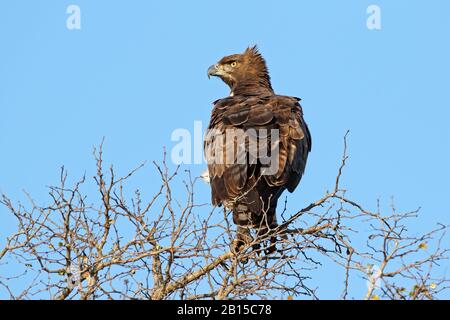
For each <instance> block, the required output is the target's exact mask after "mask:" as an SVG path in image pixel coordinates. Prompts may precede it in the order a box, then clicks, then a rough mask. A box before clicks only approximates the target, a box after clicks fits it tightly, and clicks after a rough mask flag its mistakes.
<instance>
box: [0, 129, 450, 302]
mask: <svg viewBox="0 0 450 320" xmlns="http://www.w3.org/2000/svg"><path fill="white" fill-rule="evenodd" d="M346 138H347V136H346V137H345V139H344V154H343V157H342V160H341V163H340V166H339V169H338V173H337V176H336V178H335V180H334V183H333V188H332V191H331V192H327V193H326V194H325V195H324V196H323V197H322V198H321V199H319V200H317V201H315V202H314V203H311V204H310V205H308V206H306V207H305V208H303V209H301V210H299V211H298V212H295V213H293V214H291V215H290V214H289V212H288V210H287V209H286V208H287V207H286V205H285V210H284V211H283V213H282V214H281V217H282V220H283V221H282V222H281V223H280V225H279V226H278V227H277V228H276V229H273V230H270V231H269V232H268V233H267V234H266V235H263V236H261V237H254V242H253V243H251V244H249V245H248V246H247V247H245V248H243V249H242V250H241V251H239V252H235V251H233V250H230V244H231V243H232V241H233V239H234V238H235V231H234V227H233V225H232V224H230V222H229V220H230V219H229V212H227V211H225V210H223V209H222V208H212V207H210V206H209V205H207V204H197V203H196V201H195V190H196V189H195V187H196V184H197V183H198V178H193V177H192V176H191V174H190V172H189V171H185V172H182V170H181V169H180V168H179V167H178V168H176V169H175V170H170V169H169V167H168V165H167V163H166V161H165V156H164V161H163V162H162V163H161V164H157V163H156V162H154V163H153V165H154V168H155V172H156V173H157V175H158V177H159V179H158V181H160V186H159V190H158V191H157V192H156V193H155V194H154V195H153V196H152V197H150V198H149V197H144V196H142V195H141V193H140V191H139V190H136V191H135V192H134V196H132V197H130V196H127V195H128V193H127V192H126V183H127V181H128V179H129V178H130V177H131V176H133V175H135V174H138V172H139V170H140V169H141V168H142V167H143V165H140V166H138V167H137V168H135V169H134V170H132V171H130V172H129V173H128V174H126V175H125V176H121V177H118V176H116V174H115V171H114V170H113V167H112V166H111V167H110V168H108V169H105V167H104V164H103V151H102V145H101V146H100V148H99V149H98V150H94V157H95V160H96V169H97V172H96V176H95V177H94V180H92V181H93V182H95V186H96V190H97V192H96V194H95V195H94V194H93V195H89V197H88V196H87V195H86V194H85V193H83V190H82V189H83V186H85V185H86V184H88V183H89V181H88V179H86V178H85V177H82V178H81V179H80V180H79V181H77V182H76V183H74V184H73V185H70V186H69V185H68V183H67V172H66V170H65V169H64V168H62V169H61V176H60V182H59V185H58V186H54V187H50V192H49V196H50V204H49V205H48V206H40V205H38V204H37V203H36V202H35V201H34V200H33V198H32V197H31V196H29V195H27V197H28V200H29V203H28V204H27V205H23V204H21V203H18V204H16V203H14V202H13V201H12V200H11V199H10V198H8V197H7V196H6V195H3V196H2V199H1V201H0V202H1V204H3V205H4V206H6V208H7V209H8V210H9V212H10V213H11V214H12V215H14V217H15V219H16V221H17V232H15V233H14V234H13V235H11V236H9V237H8V238H7V239H6V244H5V246H4V248H3V249H1V248H0V270H6V267H8V266H14V270H15V273H13V274H11V272H9V273H8V274H5V273H6V272H1V273H0V295H2V296H4V297H5V296H6V295H7V296H9V297H10V298H11V299H33V298H48V299H240V298H261V299H292V298H296V297H304V298H313V299H316V298H319V297H318V296H317V287H316V286H315V281H314V278H312V277H311V274H312V271H313V270H314V269H317V268H325V264H323V263H324V262H326V261H331V262H332V263H334V264H336V265H338V266H340V267H342V270H343V271H344V272H343V274H345V276H344V278H343V279H342V283H343V286H342V295H341V296H340V297H338V296H337V297H336V298H342V299H348V298H357V299H434V298H437V297H439V294H440V293H442V292H443V291H445V290H447V289H448V288H449V285H448V279H446V278H445V276H439V271H440V269H439V265H440V262H441V261H442V260H444V259H447V253H448V250H449V249H448V248H446V247H444V245H445V244H446V243H445V241H444V239H445V233H446V230H447V228H448V225H442V224H439V225H437V226H436V228H435V229H433V230H431V231H429V232H427V233H424V234H421V235H416V234H413V233H411V232H409V231H408V228H407V226H408V223H409V221H416V219H417V217H418V210H416V211H412V212H398V211H397V210H396V209H395V207H394V206H393V205H392V207H391V211H390V212H388V213H386V212H382V210H381V209H380V206H379V207H378V208H377V209H376V210H375V211H370V210H367V209H365V208H363V206H361V205H360V204H358V202H357V201H354V200H352V199H350V198H348V197H347V196H346V194H347V192H346V189H344V188H343V187H341V177H342V174H343V169H344V167H345V165H346V160H347V139H346ZM153 181H155V180H153ZM174 185H177V186H180V185H182V186H183V187H184V189H185V192H184V198H183V199H180V198H178V197H175V195H174V192H173V188H172V187H173V186H174ZM358 231H359V233H360V234H361V233H363V234H364V236H366V239H367V240H366V242H364V243H361V242H360V241H359V242H358V241H356V240H354V239H355V237H356V235H357V234H358ZM366 234H367V235H366ZM273 236H276V237H277V239H278V242H277V250H276V252H275V253H272V254H265V253H264V248H265V247H267V246H268V245H270V241H269V239H270V238H271V237H273ZM359 237H360V238H361V235H360V236H359ZM360 238H359V239H360ZM255 244H261V245H262V246H261V247H262V248H261V249H260V250H254V249H253V248H252V247H256V246H254V245H255ZM8 270H11V267H9V268H8ZM355 277H363V278H365V279H366V281H367V283H368V285H367V290H366V293H365V295H364V296H355V295H354V294H352V288H353V286H352V285H351V282H352V279H354V278H355ZM24 283H25V284H26V285H24Z"/></svg>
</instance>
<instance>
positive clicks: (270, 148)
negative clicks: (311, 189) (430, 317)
mask: <svg viewBox="0 0 450 320" xmlns="http://www.w3.org/2000/svg"><path fill="white" fill-rule="evenodd" d="M210 76H216V77H219V78H220V79H222V80H223V81H224V82H225V83H226V84H227V85H228V86H229V87H230V89H231V93H230V96H229V97H225V98H223V99H219V100H217V101H215V102H214V108H213V110H212V115H211V120H210V123H209V127H208V132H207V134H206V138H205V144H204V147H205V157H206V160H207V162H208V172H209V181H210V184H211V190H212V203H213V205H218V206H221V205H224V206H225V208H227V209H229V210H232V212H233V222H234V223H235V224H236V225H237V239H236V240H235V241H234V249H235V250H239V249H240V248H241V246H243V245H246V244H250V243H252V242H253V238H252V236H251V234H250V231H249V229H251V228H253V229H255V230H257V235H258V236H263V235H268V234H269V233H270V230H271V229H273V228H275V227H276V226H277V221H276V213H275V210H276V207H277V202H278V199H279V197H280V196H281V194H282V193H283V191H284V190H285V189H287V190H288V191H289V192H293V191H294V190H295V188H296V187H297V185H298V184H299V182H300V179H301V178H302V175H303V172H304V170H305V166H306V161H307V158H308V153H309V152H310V151H311V136H310V133H309V129H308V126H307V125H306V122H305V120H304V119H303V112H302V108H301V106H300V104H299V101H300V99H299V98H296V97H289V96H282V95H277V94H275V92H274V90H273V89H272V85H271V82H270V76H269V72H268V69H267V66H266V62H265V60H264V58H263V57H262V56H261V54H260V53H259V52H258V49H257V47H256V46H254V47H250V48H248V49H246V50H245V52H244V53H242V54H233V55H230V56H226V57H224V58H222V59H221V60H220V61H219V62H218V63H216V64H214V65H212V66H211V67H209V69H208V77H210ZM261 142H263V143H261ZM262 151H263V152H262ZM255 155H256V156H255ZM275 241H276V239H275V238H274V237H271V243H272V244H271V246H270V247H269V251H273V250H274V249H275V248H274V243H275ZM254 243H257V241H255V242H254ZM256 247H258V246H257V245H256Z"/></svg>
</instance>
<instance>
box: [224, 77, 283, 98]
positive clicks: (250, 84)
mask: <svg viewBox="0 0 450 320" xmlns="http://www.w3.org/2000/svg"><path fill="white" fill-rule="evenodd" d="M265 94H267V95H272V94H274V91H273V89H272V85H271V84H270V81H262V80H259V81H254V80H249V81H241V82H238V83H236V84H235V85H233V86H232V87H231V93H230V96H235V95H265Z"/></svg>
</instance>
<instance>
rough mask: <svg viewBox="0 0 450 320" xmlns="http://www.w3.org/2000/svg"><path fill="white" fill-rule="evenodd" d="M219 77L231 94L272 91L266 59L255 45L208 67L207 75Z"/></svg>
mask: <svg viewBox="0 0 450 320" xmlns="http://www.w3.org/2000/svg"><path fill="white" fill-rule="evenodd" d="M211 76H215V77H219V78H221V79H222V80H223V81H224V82H225V83H226V84H227V85H228V86H229V87H230V89H231V95H237V94H248V93H251V92H255V93H258V94H260V93H262V92H264V91H267V92H269V93H273V89H272V85H271V83H270V76H269V71H268V69H267V66H266V61H265V60H264V58H263V57H262V56H261V54H260V53H259V51H258V48H257V47H256V46H253V47H249V48H247V49H246V50H245V51H244V53H241V54H233V55H230V56H226V57H224V58H222V59H221V60H220V61H219V62H217V63H216V64H213V65H212V66H210V67H209V68H208V77H211Z"/></svg>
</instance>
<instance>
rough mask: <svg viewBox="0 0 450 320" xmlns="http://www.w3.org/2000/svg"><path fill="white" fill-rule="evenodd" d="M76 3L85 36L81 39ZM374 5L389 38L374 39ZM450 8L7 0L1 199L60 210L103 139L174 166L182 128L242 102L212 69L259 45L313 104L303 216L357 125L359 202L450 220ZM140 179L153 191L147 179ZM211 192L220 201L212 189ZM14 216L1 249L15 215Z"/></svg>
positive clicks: (300, 199)
mask: <svg viewBox="0 0 450 320" xmlns="http://www.w3.org/2000/svg"><path fill="white" fill-rule="evenodd" d="M70 4H76V5H79V7H80V8H81V30H68V29H67V28H66V19H67V17H68V15H67V14H66V8H67V6H68V5H70ZM370 4H376V5H379V6H380V8H381V14H382V29H381V30H368V29H367V28H366V19H367V14H366V8H367V6H368V5H370ZM449 12H450V2H449V1H446V0H432V1H424V0H416V1H406V0H397V1H382V0H371V1H365V0H358V1H356V0H355V1H332V0H328V1H324V0H319V1H276V2H275V1H256V0H251V1H245V2H244V1H234V0H229V1H226V2H218V1H217V2H216V1H214V2H213V1H206V0H202V1H181V0H180V1H144V0H141V1H138V0H135V1H123V0H122V1H119V0H118V1H106V0H97V1H87V0H72V1H63V0H58V1H57V0H53V1H50V0H46V1H31V0H30V1H21V0H14V1H13V0H4V1H2V2H1V3H0V39H1V46H0V150H1V160H0V164H1V165H0V193H6V194H8V195H9V196H10V197H12V198H13V199H23V193H22V190H23V189H25V190H27V191H28V192H30V193H31V194H32V195H33V196H34V197H35V198H36V199H38V202H39V201H42V204H43V203H45V201H46V199H47V197H46V193H47V190H46V186H47V185H51V184H55V183H56V182H57V180H58V176H59V168H60V166H62V165H65V167H66V168H67V169H68V170H69V174H70V175H71V176H72V177H74V178H76V177H79V176H80V175H82V174H83V173H84V172H87V173H88V176H89V173H91V175H92V173H93V172H94V162H93V159H92V156H91V152H92V147H93V146H94V145H96V144H98V143H99V142H100V141H101V139H102V137H105V138H106V143H105V153H106V156H107V159H108V161H110V162H113V163H114V165H115V167H116V168H118V170H119V172H120V171H122V172H125V171H127V170H128V169H131V168H132V167H134V166H135V165H136V164H138V163H140V162H142V161H145V160H160V159H161V158H162V149H163V146H166V147H167V148H168V149H169V150H170V148H171V147H172V146H173V145H174V143H173V142H172V141H171V139H170V137H171V133H172V131H173V130H174V129H177V128H186V129H189V130H192V129H193V125H194V121H196V120H199V121H203V123H204V126H206V124H207V122H208V119H209V116H210V110H211V102H212V101H214V100H216V99H218V98H220V97H223V96H226V95H227V94H228V89H227V88H226V86H225V85H224V84H223V83H221V82H220V81H218V80H217V79H213V80H209V81H208V79H207V77H206V70H207V68H208V66H209V65H211V64H212V63H214V62H216V61H217V60H218V59H219V58H221V57H222V56H224V55H228V54H231V53H236V52H241V51H243V50H244V49H245V48H246V47H247V46H248V45H252V44H258V46H259V47H260V50H261V52H262V54H263V55H264V57H265V58H266V60H267V62H268V66H269V69H270V71H271V76H272V79H273V87H274V89H275V91H276V92H277V93H280V94H286V95H294V96H298V97H301V98H302V99H303V102H302V105H303V109H304V114H305V119H306V120H307V122H308V124H309V126H310V129H311V133H312V137H313V151H312V153H311V155H310V158H309V163H308V167H307V170H306V175H305V177H304V178H303V180H302V182H301V186H300V187H299V188H298V189H297V191H296V192H295V193H294V194H293V195H290V196H289V202H290V205H291V206H292V207H294V208H301V207H303V206H305V205H306V204H307V203H309V202H311V201H313V200H315V199H317V198H318V197H320V196H321V195H322V194H323V193H324V191H325V190H326V189H329V188H331V186H332V183H333V179H334V176H335V173H336V169H337V166H338V164H339V159H340V155H341V151H342V137H343V135H344V134H345V132H346V130H347V129H349V130H350V131H351V135H350V138H349V154H350V159H349V162H348V167H347V169H346V172H345V180H344V184H345V186H346V187H347V188H348V189H349V194H350V195H351V197H352V198H354V199H358V200H359V201H360V202H361V203H363V204H364V205H366V206H367V207H369V208H372V209H373V208H374V207H375V205H376V200H377V199H378V198H379V199H380V200H381V201H382V202H383V203H385V204H389V203H390V199H391V197H394V198H395V202H396V206H397V208H399V209H403V210H413V209H416V208H417V207H422V211H421V214H422V215H421V218H420V222H418V224H417V230H418V231H420V230H425V229H427V228H428V229H429V228H431V227H433V226H434V225H435V223H436V222H442V223H449V222H450V218H449V217H450V212H449V211H450V209H449V208H448V204H447V203H446V201H447V199H448V197H449V194H450V182H449V181H450V169H449V165H448V164H449V163H450V129H449V126H448V119H449V118H450V108H449V107H450V102H449V98H448V92H449V85H450V81H449V77H450V61H449V57H450V43H449V41H448V37H449V32H450V20H449V19H448V13H449ZM188 167H189V168H190V169H191V170H192V171H193V172H194V173H196V174H199V173H200V172H201V171H202V170H203V169H204V167H203V166H201V165H191V166H188ZM148 170H150V169H148ZM133 183H135V184H136V186H139V187H143V186H145V185H146V184H150V186H149V187H150V188H151V187H152V186H151V183H152V181H151V179H148V177H147V176H145V175H144V176H142V177H141V178H138V179H137V180H135V181H134V182H133ZM200 194H201V195H202V196H201V197H202V199H201V200H204V201H208V200H209V190H208V186H202V187H201V192H200ZM0 215H1V220H0V221H1V223H0V245H1V244H3V242H4V237H5V235H6V234H8V232H10V231H11V230H12V220H11V219H10V218H8V213H7V212H6V210H5V209H4V208H1V207H0ZM447 267H448V265H447V266H446V267H445V268H444V269H445V270H446V269H447ZM324 277H325V278H324V279H321V281H322V282H323V283H325V284H327V283H328V284H333V283H334V282H333V281H335V280H334V277H333V275H325V276H324ZM338 284H339V283H338ZM324 296H326V292H325V293H324Z"/></svg>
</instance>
